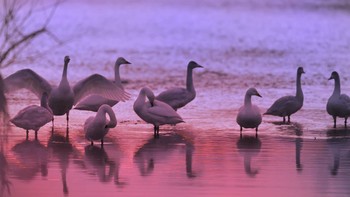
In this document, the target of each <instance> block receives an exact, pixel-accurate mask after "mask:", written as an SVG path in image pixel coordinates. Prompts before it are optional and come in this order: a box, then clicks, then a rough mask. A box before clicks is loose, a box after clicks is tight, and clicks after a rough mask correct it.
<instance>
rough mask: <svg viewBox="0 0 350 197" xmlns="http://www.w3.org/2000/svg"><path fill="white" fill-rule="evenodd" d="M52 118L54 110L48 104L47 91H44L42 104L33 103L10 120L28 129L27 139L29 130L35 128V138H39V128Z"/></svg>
mask: <svg viewBox="0 0 350 197" xmlns="http://www.w3.org/2000/svg"><path fill="white" fill-rule="evenodd" d="M52 119H53V115H52V111H51V109H50V108H49V106H48V105H47V93H46V92H44V93H43V95H42V97H41V106H37V105H31V106H28V107H26V108H24V109H22V110H21V111H19V112H18V114H17V115H16V116H15V117H14V118H12V119H11V120H10V122H12V123H13V124H14V125H16V126H17V127H20V128H22V129H25V130H26V131H27V135H26V139H28V132H29V130H34V131H35V139H37V137H38V130H39V129H40V128H41V127H42V126H44V125H45V124H46V123H48V122H50V121H52Z"/></svg>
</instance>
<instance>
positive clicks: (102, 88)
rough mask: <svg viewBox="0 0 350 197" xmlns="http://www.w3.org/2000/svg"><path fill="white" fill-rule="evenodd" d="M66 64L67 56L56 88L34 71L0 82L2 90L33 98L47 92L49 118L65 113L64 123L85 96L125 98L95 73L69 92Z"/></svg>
mask: <svg viewBox="0 0 350 197" xmlns="http://www.w3.org/2000/svg"><path fill="white" fill-rule="evenodd" d="M69 61H70V58H69V56H65V58H64V68H63V73H62V79H61V82H60V84H59V86H58V87H52V86H51V85H50V84H49V83H48V82H47V81H46V80H45V79H44V78H42V77H41V76H40V75H38V74H37V73H35V72H34V71H32V70H30V69H23V70H19V71H17V72H15V73H14V74H12V75H10V76H8V77H7V78H5V79H4V82H5V87H6V90H7V91H15V90H18V89H22V88H25V89H28V90H30V91H32V92H33V93H34V94H36V95H37V96H39V95H40V96H41V95H42V94H43V93H44V92H47V93H48V95H49V100H48V103H49V107H50V108H51V109H52V112H53V115H56V116H60V115H64V114H66V116H67V124H68V121H69V111H70V110H71V109H72V107H73V105H74V104H76V103H77V102H78V101H79V100H81V99H82V98H85V97H86V96H89V95H91V94H98V95H101V96H103V97H105V98H108V99H114V100H120V101H124V100H125V99H127V98H128V95H126V94H125V92H124V90H122V89H121V88H120V87H118V86H117V85H115V84H114V83H112V82H110V81H109V80H107V79H106V78H105V77H103V76H101V75H98V74H94V75H91V76H89V77H87V78H85V79H83V80H81V81H79V82H78V83H77V84H76V85H75V86H74V87H73V89H72V88H71V86H70V84H69V82H68V79H67V70H68V63H69ZM52 123H53V122H52Z"/></svg>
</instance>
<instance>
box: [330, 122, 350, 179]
mask: <svg viewBox="0 0 350 197" xmlns="http://www.w3.org/2000/svg"><path fill="white" fill-rule="evenodd" d="M349 136H350V130H348V129H330V130H328V131H327V137H329V139H327V144H328V145H329V150H330V151H331V153H332V156H333V163H332V165H331V167H330V173H331V175H333V176H336V175H338V172H339V168H340V160H341V157H342V155H344V154H343V152H344V151H346V150H348V147H349V145H350V144H349Z"/></svg>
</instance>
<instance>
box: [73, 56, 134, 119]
mask: <svg viewBox="0 0 350 197" xmlns="http://www.w3.org/2000/svg"><path fill="white" fill-rule="evenodd" d="M123 64H131V63H130V62H128V61H127V60H125V59H124V58H123V57H119V58H118V59H117V60H116V62H115V65H114V83H115V84H116V85H117V86H118V87H120V88H121V89H123V90H124V88H123V85H122V81H121V78H120V74H119V68H120V66H121V65H123ZM126 94H127V95H128V93H126ZM118 102H119V100H112V99H107V98H105V97H103V96H100V95H91V96H88V97H86V98H84V99H82V100H81V101H79V103H78V104H76V106H75V107H74V109H78V110H87V111H94V112H97V110H98V109H99V108H100V106H101V105H103V104H107V105H109V106H111V107H113V106H114V105H116V104H117V103H118Z"/></svg>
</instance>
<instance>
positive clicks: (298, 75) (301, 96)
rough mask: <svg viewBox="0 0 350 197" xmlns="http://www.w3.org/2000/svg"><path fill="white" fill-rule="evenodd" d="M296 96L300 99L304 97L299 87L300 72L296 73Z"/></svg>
mask: <svg viewBox="0 0 350 197" xmlns="http://www.w3.org/2000/svg"><path fill="white" fill-rule="evenodd" d="M296 97H297V98H299V99H301V100H303V99H304V94H303V90H302V89H301V73H297V89H296Z"/></svg>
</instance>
